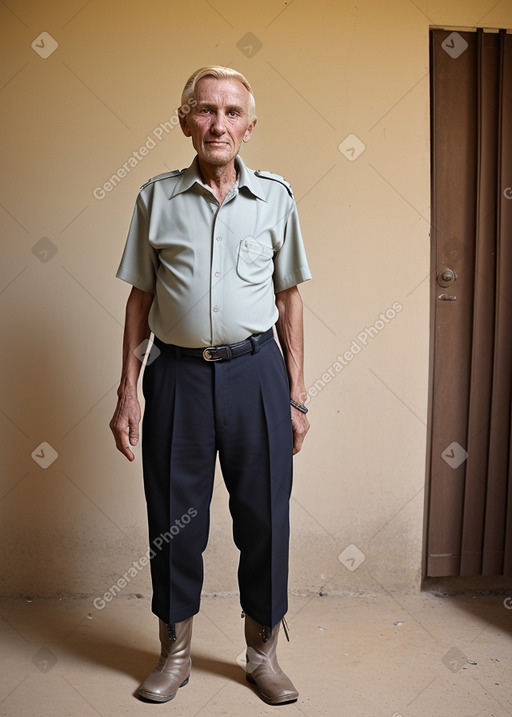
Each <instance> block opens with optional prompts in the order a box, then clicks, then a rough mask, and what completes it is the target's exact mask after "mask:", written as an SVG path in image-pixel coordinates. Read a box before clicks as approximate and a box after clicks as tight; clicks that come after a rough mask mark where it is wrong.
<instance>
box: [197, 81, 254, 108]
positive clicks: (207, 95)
mask: <svg viewBox="0 0 512 717" xmlns="http://www.w3.org/2000/svg"><path fill="white" fill-rule="evenodd" d="M194 95H195V98H196V100H197V101H198V102H210V101H215V102H218V101H223V102H226V101H233V100H236V101H237V102H243V103H244V104H245V103H246V102H248V101H249V92H248V90H247V88H246V87H244V86H243V84H242V83H241V82H239V80H237V79H236V78H234V77H222V78H216V77H209V76H207V77H201V79H200V80H198V81H197V84H196V87H195V92H194Z"/></svg>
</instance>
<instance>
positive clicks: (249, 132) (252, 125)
mask: <svg viewBox="0 0 512 717" xmlns="http://www.w3.org/2000/svg"><path fill="white" fill-rule="evenodd" d="M257 121H258V118H257V117H254V119H253V120H252V121H251V123H250V125H249V126H248V127H247V129H246V130H245V134H244V142H248V141H249V140H250V139H251V136H252V133H253V130H254V128H255V127H256V123H257Z"/></svg>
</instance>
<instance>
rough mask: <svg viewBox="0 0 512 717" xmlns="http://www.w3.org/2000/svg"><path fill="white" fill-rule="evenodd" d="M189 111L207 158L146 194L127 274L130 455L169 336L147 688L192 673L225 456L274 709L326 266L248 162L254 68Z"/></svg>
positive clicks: (154, 405) (285, 204) (252, 666)
mask: <svg viewBox="0 0 512 717" xmlns="http://www.w3.org/2000/svg"><path fill="white" fill-rule="evenodd" d="M179 117H180V124H181V128H182V130H183V133H184V134H185V136H186V137H190V138H191V140H192V144H193V146H194V149H195V151H196V157H195V159H194V161H193V162H192V164H191V165H190V167H188V168H187V169H185V170H181V171H174V172H168V173H165V174H160V175H158V176H157V177H155V178H154V179H151V180H150V181H149V182H147V184H145V185H144V186H143V187H142V188H141V191H140V193H139V195H138V198H137V202H136V206H135V210H134V214H133V218H132V222H131V225H130V230H129V234H128V239H127V242H126V247H125V250H124V254H123V258H122V261H121V265H120V267H119V271H118V274H117V276H118V277H119V278H121V279H123V280H125V281H127V282H128V283H130V284H131V285H132V287H133V288H132V290H131V293H130V296H129V298H128V303H127V307H126V323H125V333H124V342H123V368H122V377H121V382H120V386H119V390H118V403H117V407H116V410H115V413H114V416H113V418H112V421H111V424H110V427H111V429H112V431H113V433H114V436H115V440H116V445H117V448H118V449H119V450H120V451H121V452H122V453H123V454H124V455H125V456H126V457H127V458H128V459H129V460H133V459H134V454H133V452H132V450H131V447H133V446H134V445H136V444H137V442H138V439H139V428H138V426H139V421H140V415H141V412H140V406H139V402H138V399H137V380H138V375H139V371H140V367H141V353H142V347H144V346H145V345H147V339H148V338H149V336H150V334H151V333H153V335H154V338H153V347H152V349H151V353H150V354H149V356H148V360H147V362H146V367H145V370H144V376H143V392H144V397H145V411H144V420H143V431H142V461H143V473H144V490H145V496H146V501H147V510H148V522H149V537H150V546H151V551H152V552H151V555H152V560H151V577H152V583H153V601H152V610H153V612H154V613H155V614H156V615H157V617H158V618H159V625H160V641H161V655H160V660H159V662H158V665H157V667H156V669H155V670H154V671H153V672H152V673H151V674H150V675H149V676H148V677H147V678H146V680H145V681H144V682H143V683H142V685H141V687H140V689H139V695H140V697H141V698H143V699H146V700H151V701H154V702H166V701H168V700H171V699H173V697H174V696H175V695H176V692H177V691H178V688H179V687H183V686H184V685H185V684H187V682H188V680H189V675H190V666H191V659H190V641H191V632H192V619H193V616H194V615H195V614H196V613H197V612H198V611H199V605H200V595H201V587H202V581H203V561H202V553H203V551H204V549H205V548H206V545H207V541H208V529H209V507H210V501H211V496H212V490H213V478H214V470H215V462H216V457H217V454H218V456H219V461H220V465H221V469H222V474H223V477H224V480H225V483H226V486H227V490H228V491H229V496H230V498H229V507H230V512H231V516H232V520H233V536H234V540H235V543H236V546H237V547H238V549H239V551H240V561H239V568H238V582H239V589H240V602H241V606H242V615H243V616H245V637H246V642H247V653H246V654H247V665H246V676H247V680H248V681H249V682H250V683H252V684H253V685H255V686H256V688H257V690H258V692H259V694H260V696H261V698H262V699H263V700H264V701H265V702H267V703H268V704H282V703H285V702H293V701H294V700H296V699H297V697H298V693H297V691H296V689H295V688H294V686H293V684H292V683H291V681H290V680H289V679H288V677H287V676H286V675H285V674H284V673H283V672H282V670H281V669H280V667H279V664H278V662H277V657H276V644H277V636H278V631H279V623H280V622H281V620H284V615H285V613H286V611H287V581H288V548H289V500H290V491H291V485H292V455H293V453H297V452H298V451H299V450H300V448H301V445H302V442H303V440H304V437H305V435H306V432H307V430H308V428H309V423H308V420H307V417H306V412H307V409H306V408H305V406H304V405H303V402H304V400H305V398H306V390H305V384H304V377H303V329H302V301H301V298H300V294H299V291H298V289H297V284H299V283H301V282H303V281H305V280H307V279H309V278H310V277H311V275H310V272H309V268H308V264H307V260H306V255H305V252H304V247H303V242H302V237H301V233H300V228H299V222H298V218H297V211H296V206H295V202H294V199H293V194H292V191H291V189H290V187H289V186H288V184H287V183H286V182H285V181H284V180H283V179H282V178H281V177H279V176H277V175H275V174H270V173H268V172H259V171H256V172H254V171H252V170H250V169H248V168H247V167H246V166H245V165H244V163H243V162H242V160H241V158H240V156H239V150H240V147H241V145H242V142H248V141H249V139H250V138H251V135H252V132H253V130H254V127H255V125H256V121H257V119H256V114H255V104H254V97H253V92H252V89H251V86H250V85H249V83H248V82H247V80H246V79H245V77H244V76H243V75H241V74H240V73H238V72H236V71H234V70H231V69H229V68H224V67H217V66H212V67H205V68H202V69H200V70H198V71H197V72H195V73H194V74H193V75H192V77H191V78H190V79H189V80H188V82H187V84H186V85H185V88H184V91H183V95H182V104H181V107H180V110H179ZM274 325H275V326H276V330H277V335H278V338H279V343H280V346H281V351H280V350H279V348H278V345H277V343H276V342H275V340H274V335H273V326H274Z"/></svg>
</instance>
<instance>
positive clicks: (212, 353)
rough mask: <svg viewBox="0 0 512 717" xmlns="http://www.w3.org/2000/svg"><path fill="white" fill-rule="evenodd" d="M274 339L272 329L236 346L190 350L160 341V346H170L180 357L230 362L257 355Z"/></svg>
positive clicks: (250, 337)
mask: <svg viewBox="0 0 512 717" xmlns="http://www.w3.org/2000/svg"><path fill="white" fill-rule="evenodd" d="M273 337H274V332H273V330H272V329H268V331H265V333H263V334H253V335H252V336H249V338H248V339H245V341H239V342H238V343H236V344H226V345H224V346H207V347H206V348H205V349H189V348H185V347H184V346H174V345H173V344H163V342H161V341H158V345H159V346H160V345H162V344H163V346H168V347H169V348H172V349H174V350H175V352H176V354H177V355H178V356H179V355H181V356H194V357H196V358H202V359H204V360H205V361H230V360H231V359H234V358H237V357H238V356H243V355H244V354H249V353H257V352H258V351H259V350H260V346H263V344H266V343H267V341H270V340H271V339H272V338H273Z"/></svg>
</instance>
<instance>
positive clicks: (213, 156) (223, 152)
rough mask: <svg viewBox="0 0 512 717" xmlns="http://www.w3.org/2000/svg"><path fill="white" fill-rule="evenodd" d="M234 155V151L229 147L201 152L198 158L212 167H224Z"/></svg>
mask: <svg viewBox="0 0 512 717" xmlns="http://www.w3.org/2000/svg"><path fill="white" fill-rule="evenodd" d="M235 157H236V152H235V153H233V151H232V150H231V149H220V148H219V149H210V150H207V151H205V152H203V153H202V156H200V159H202V160H203V162H207V163H208V164H211V165H213V166H214V167H224V166H226V165H227V164H230V163H231V162H232V161H233V160H234V159H235Z"/></svg>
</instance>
